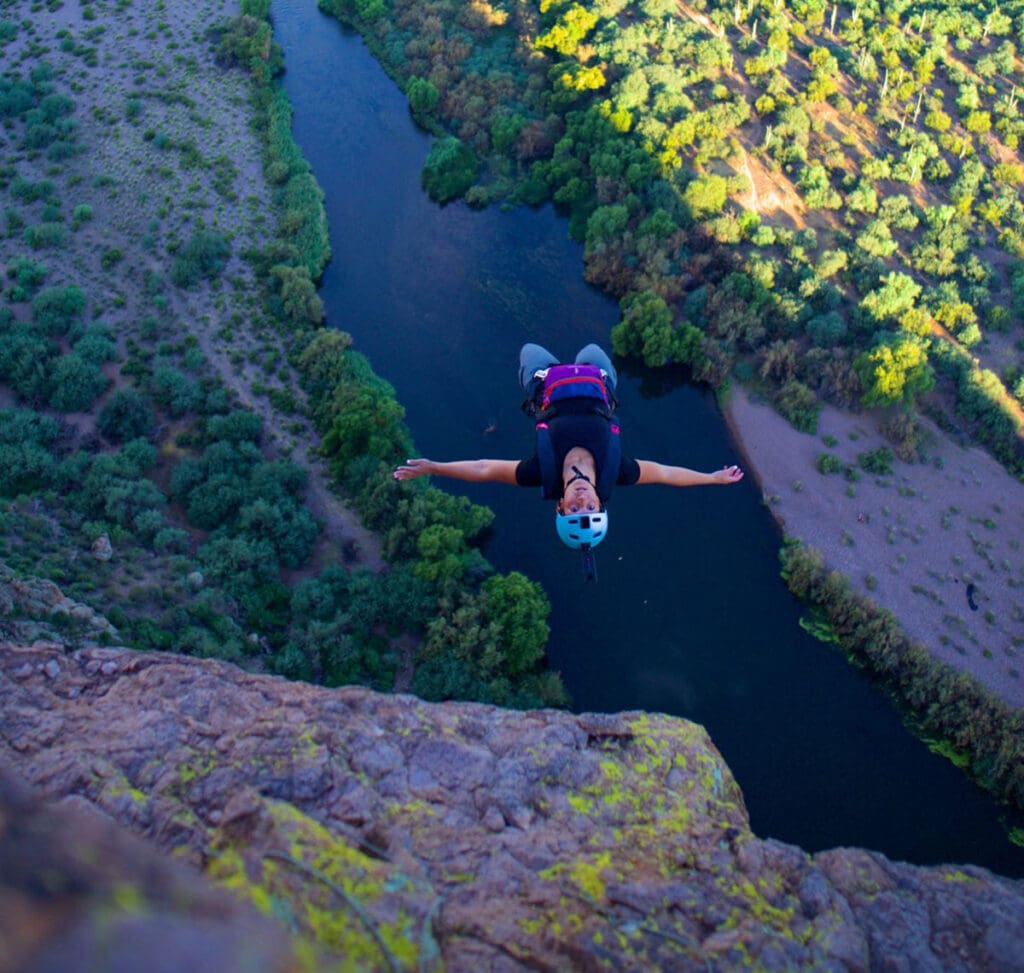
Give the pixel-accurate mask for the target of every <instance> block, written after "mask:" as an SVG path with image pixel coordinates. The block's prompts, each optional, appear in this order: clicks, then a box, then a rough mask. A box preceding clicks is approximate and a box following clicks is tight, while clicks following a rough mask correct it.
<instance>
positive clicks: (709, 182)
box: [683, 173, 729, 221]
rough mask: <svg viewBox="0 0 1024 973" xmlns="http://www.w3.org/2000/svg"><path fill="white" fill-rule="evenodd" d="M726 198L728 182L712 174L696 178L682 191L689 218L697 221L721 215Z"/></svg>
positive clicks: (727, 195)
mask: <svg viewBox="0 0 1024 973" xmlns="http://www.w3.org/2000/svg"><path fill="white" fill-rule="evenodd" d="M728 197H729V182H728V180H727V179H725V178H723V177H722V176H718V175H715V174H714V173H711V174H709V175H706V176H698V177H697V178H696V179H693V180H692V181H691V182H690V183H689V184H688V185H687V187H686V189H684V190H683V202H684V203H685V204H686V207H687V209H688V210H689V213H690V216H691V218H692V219H694V220H697V221H700V220H705V219H707V218H708V217H709V216H715V215H717V214H718V213H721V212H722V210H723V209H724V208H725V201H726V199H728Z"/></svg>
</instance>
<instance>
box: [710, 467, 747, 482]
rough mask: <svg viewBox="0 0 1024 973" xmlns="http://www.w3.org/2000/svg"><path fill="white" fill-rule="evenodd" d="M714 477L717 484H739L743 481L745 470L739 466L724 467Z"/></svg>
mask: <svg viewBox="0 0 1024 973" xmlns="http://www.w3.org/2000/svg"><path fill="white" fill-rule="evenodd" d="M714 477H715V483H739V482H740V480H742V479H743V470H741V469H740V468H739V467H738V466H723V467H722V468H721V469H720V470H717V471H716V472H715V474H714Z"/></svg>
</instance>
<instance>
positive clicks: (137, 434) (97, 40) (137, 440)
mask: <svg viewBox="0 0 1024 973" xmlns="http://www.w3.org/2000/svg"><path fill="white" fill-rule="evenodd" d="M179 9H183V8H179ZM189 10H190V15H184V16H185V17H186V21H185V22H176V23H175V24H173V25H171V24H169V23H168V22H167V21H166V20H165V19H164V18H166V17H167V16H168V12H167V10H166V7H165V5H164V3H163V2H161V0H157V2H156V3H154V4H142V3H136V2H132V0H117V2H113V0H111V2H103V0H98V2H93V3H88V4H78V3H62V2H60V0H50V2H49V3H45V4H44V3H33V4H29V3H19V2H16V0H2V2H0V46H2V49H3V60H4V69H3V73H2V74H0V211H2V214H3V223H2V225H0V234H2V235H0V267H2V268H3V271H4V276H3V281H2V301H0V497H2V498H3V502H2V504H0V538H2V539H0V559H2V561H3V562H4V563H6V565H7V566H8V567H9V568H10V569H12V570H13V571H15V572H16V573H20V574H23V575H33V576H40V577H45V578H48V579H52V580H53V581H55V582H56V583H57V584H58V585H60V587H61V589H62V591H63V592H64V593H65V594H66V595H68V596H69V597H71V598H73V599H75V600H77V601H80V602H83V603H85V604H87V605H88V606H90V607H91V608H92V609H94V610H95V611H96V612H99V613H100V614H102V615H104V616H106V617H107V618H108V619H109V620H110V621H111V622H112V623H113V625H114V626H115V627H116V630H117V635H116V636H113V635H111V634H110V633H107V634H106V635H104V636H101V640H102V639H105V640H106V641H117V642H119V643H123V644H129V645H132V646H135V647H138V648H145V649H154V648H155V649H168V650H173V651H177V652H185V653H191V654H194V655H199V656H212V657H218V658H223V659H230V660H234V661H238V662H241V663H243V664H245V665H248V666H250V667H254V668H262V669H267V670H270V671H274V672H279V673H282V674H285V675H288V676H292V677H301V678H304V679H309V680H314V681H316V682H320V683H324V684H327V685H338V684H342V683H353V682H356V683H364V684H367V685H370V686H373V687H375V688H378V689H384V690H390V689H393V688H401V689H407V690H408V689H412V690H414V691H416V692H417V693H419V694H420V695H421V696H423V697H425V698H428V699H444V698H451V697H460V698H468V699H476V700H481V701H488V702H497V703H502V704H505V705H512V706H538V705H548V704H561V703H564V702H565V693H564V690H563V688H562V686H561V683H560V680H559V678H558V677H557V675H555V674H553V673H548V672H546V671H545V670H544V669H543V657H544V646H545V643H546V640H547V634H548V628H547V623H546V618H547V615H548V612H549V605H548V601H547V598H546V596H545V595H544V593H543V592H542V591H541V590H540V588H539V586H537V585H536V584H535V583H533V582H531V581H529V580H528V579H527V578H525V577H524V576H522V575H519V574H511V575H508V576H502V575H495V574H494V573H493V571H492V569H491V567H490V565H488V563H487V562H486V561H485V560H484V558H483V557H482V555H481V554H480V552H479V550H478V549H477V547H475V546H474V542H477V541H479V539H480V538H481V536H482V535H483V534H484V532H485V531H486V528H487V526H488V524H489V523H490V520H491V517H492V514H491V512H490V511H489V510H487V509H486V508H482V507H477V506H473V505H471V504H469V503H468V502H466V501H464V500H461V499H457V498H453V497H451V496H449V495H447V494H444V493H442V492H440V491H438V490H434V489H431V488H429V487H427V486H426V485H425V484H423V483H419V484H404V485H398V484H395V483H394V482H393V481H392V480H391V478H390V475H389V473H390V469H391V468H392V466H393V464H394V462H395V461H396V460H397V459H400V458H404V457H405V456H407V455H411V454H412V451H413V447H412V444H411V442H410V440H409V434H408V431H407V429H406V427H405V425H404V422H403V417H404V413H403V410H402V408H401V407H400V406H399V404H398V403H397V402H396V401H395V397H394V393H393V391H392V389H391V388H390V386H388V385H387V383H386V382H384V381H382V380H381V379H380V378H378V377H377V376H376V375H374V373H373V371H372V370H371V368H370V365H369V363H368V362H367V361H366V359H365V358H364V357H363V356H361V355H360V354H359V353H358V352H357V351H356V350H354V349H353V348H352V347H351V339H350V337H349V336H348V335H346V334H344V333H342V332H338V331H333V330H326V329H324V328H323V327H322V323H323V317H324V315H323V306H322V304H321V302H320V298H319V296H318V295H317V292H316V281H317V280H318V278H319V276H320V274H321V273H322V271H323V268H324V266H325V265H326V263H327V260H328V259H329V257H330V250H329V244H328V234H327V225H326V217H325V213H324V210H323V206H322V196H321V192H320V190H319V187H318V186H317V184H316V182H315V180H314V178H313V176H312V174H311V172H310V170H309V166H308V165H307V164H306V162H305V161H304V159H303V158H302V155H301V153H300V152H299V150H298V148H297V146H296V145H295V143H294V141H293V140H292V137H291V132H290V122H291V113H290V109H289V107H288V104H287V101H286V100H285V98H284V96H283V94H282V92H281V90H280V89H279V87H278V86H277V85H276V83H275V82H274V77H275V75H276V74H277V73H278V72H279V71H280V69H281V68H282V66H283V61H282V58H281V55H280V51H279V50H278V48H277V47H276V45H275V44H274V43H273V41H272V38H271V28H270V24H269V21H268V12H269V2H268V0H242V3H241V6H240V9H239V7H237V6H235V5H234V4H230V3H222V2H220V0H207V2H205V3H201V4H197V5H195V8H194V9H193V8H191V7H190V8H189ZM318 433H319V435H318ZM318 440H322V443H323V449H322V456H321V455H310V454H307V452H306V447H307V446H308V444H309V443H311V442H317V441H318ZM332 480H336V481H337V482H338V483H340V484H342V488H343V492H344V497H345V501H346V503H348V504H349V505H351V506H354V507H355V508H356V509H357V510H358V512H359V514H360V516H361V517H362V519H363V521H364V523H365V524H367V525H369V526H370V527H371V528H374V529H376V530H377V531H379V533H380V538H381V540H380V541H379V542H377V541H375V539H374V537H373V536H372V535H371V534H369V533H368V532H366V531H364V530H362V528H361V527H360V526H359V525H358V523H356V522H355V518H354V516H353V515H352V514H351V513H349V512H348V511H347V510H346V509H345V508H342V507H341V506H340V503H339V500H338V498H337V497H336V496H333V495H332V493H331V490H330V489H329V487H328V485H329V483H330V481H332ZM396 503H397V504H398V508H399V510H398V515H396ZM337 509H340V510H341V513H342V516H343V517H347V518H348V521H347V522H346V523H343V524H342V527H343V528H344V529H340V530H339V529H338V524H337V522H332V518H331V517H330V516H328V514H329V513H330V512H331V511H334V510H337ZM336 520H337V518H334V521H336ZM349 528H351V529H350V530H349ZM378 547H383V551H382V552H381V551H378V550H377V548H378ZM381 554H383V559H382V558H381ZM43 614H44V616H45V613H43ZM21 621H23V622H25V621H31V620H30V619H29V620H26V619H22V620H21ZM36 621H38V622H40V623H41V624H44V626H45V625H46V624H48V625H50V626H51V627H53V626H56V627H59V628H61V629H62V630H66V632H67V634H69V635H71V636H72V638H74V637H75V635H76V623H75V622H74V621H73V620H71V619H69V618H67V617H65V616H58V617H40V618H38V619H36ZM43 631H45V627H44V629H43ZM78 635H79V636H80V637H83V638H84V637H86V636H87V633H84V632H79V633H78Z"/></svg>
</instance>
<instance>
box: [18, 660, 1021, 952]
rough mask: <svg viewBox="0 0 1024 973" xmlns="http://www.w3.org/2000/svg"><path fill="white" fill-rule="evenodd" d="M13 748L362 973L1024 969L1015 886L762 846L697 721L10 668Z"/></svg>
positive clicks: (186, 668) (983, 877)
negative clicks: (424, 971)
mask: <svg viewBox="0 0 1024 973" xmlns="http://www.w3.org/2000/svg"><path fill="white" fill-rule="evenodd" d="M0 737H2V740H0V759H3V760H4V761H6V762H7V763H9V764H10V765H11V766H12V767H13V769H14V770H15V771H16V773H17V774H19V775H20V776H21V777H23V778H25V779H26V780H28V781H29V782H30V783H31V784H32V785H33V786H34V788H35V789H36V791H37V792H38V793H40V794H41V795H43V796H44V797H46V798H48V799H51V800H60V799H62V798H68V797H69V796H72V795H74V796H75V798H74V799H75V800H76V801H80V802H88V804H89V805H91V806H92V807H94V808H96V809H98V810H99V811H101V812H102V813H104V814H106V815H107V816H109V817H110V818H112V819H114V820H116V821H118V822H120V823H121V824H123V825H125V826H127V827H128V828H130V829H131V830H132V831H133V832H134V833H135V834H136V835H140V836H142V837H143V838H145V839H147V840H148V841H149V842H150V843H151V844H154V845H156V846H157V847H159V848H161V849H163V850H165V851H167V852H173V853H175V854H176V855H178V856H181V857H183V858H184V859H186V861H188V862H190V863H191V864H193V865H194V866H196V867H197V868H201V869H203V870H204V871H205V872H206V874H207V876H208V877H209V878H210V879H212V880H213V881H214V882H216V883H219V884H220V885H222V886H225V887H227V888H228V889H231V890H232V891H233V892H234V893H235V894H236V895H238V896H239V897H241V898H242V899H245V900H249V901H251V902H252V903H253V904H255V905H256V906H257V908H259V909H261V910H262V911H264V912H266V913H267V914H269V915H273V916H275V917H276V918H277V920H278V921H279V922H280V923H282V924H283V925H284V927H285V928H286V929H288V930H290V931H291V932H292V933H293V934H294V935H295V936H297V937H299V938H300V939H301V940H302V941H303V942H304V943H313V944H315V946H314V948H317V949H322V950H325V951H327V952H328V953H331V954H334V955H336V956H338V957H342V956H343V957H345V958H346V960H347V962H348V963H350V964H352V965H353V966H354V967H355V968H358V969H382V970H384V969H416V968H424V967H425V968H442V967H443V968H446V969H449V970H472V971H477V970H520V969H522V970H525V969H532V970H537V969H540V970H565V969H585V970H589V969H616V970H618V969H644V970H657V969H664V970H669V969H671V970H689V969H700V970H707V969H712V970H715V969H721V970H731V969H736V968H738V967H744V966H748V967H752V968H757V969H787V970H788V969H801V968H815V969H832V970H870V969H894V970H895V969H920V970H929V969H957V970H969V969H976V970H1003V971H1013V970H1024V883H1021V882H1015V881H1010V880H1008V879H1004V878H1000V877H997V876H994V875H992V874H991V873H989V872H987V871H985V870H984V869H980V868H975V867H964V868H954V867H941V868H919V867H914V866H910V865H905V864H896V863H893V862H890V861H888V860H887V859H886V858H885V857H883V856H882V855H879V854H876V853H873V852H868V851H860V850H849V849H842V850H835V851H829V852H825V853H821V854H818V855H814V856H808V855H807V854H805V853H804V852H803V851H801V850H800V849H799V848H795V847H793V846H790V845H785V844H781V843H779V842H775V841H764V840H761V839H759V838H757V837H756V836H755V835H753V834H752V833H751V831H750V827H749V822H748V819H747V814H746V811H745V809H744V806H743V797H742V794H741V793H740V791H739V788H738V787H737V785H736V782H735V781H734V780H733V778H732V775H731V774H730V772H729V770H728V768H727V767H726V766H725V764H724V762H723V761H722V758H721V756H720V755H719V753H718V752H717V750H716V749H715V747H714V745H713V744H712V742H711V741H710V739H709V738H708V736H707V734H706V733H705V731H704V730H703V729H702V728H701V727H699V726H696V725H694V724H692V723H688V722H686V721H684V720H679V719H673V718H669V717H665V716H652V715H647V714H642V713H622V714H617V715H611V716H599V715H572V714H567V713H561V712H553V711H539V712H530V713H519V712H512V711H506V710H500V709H495V708H492V707H485V706H479V705H470V704H445V705H431V704H427V703H423V702H421V701H419V700H417V699H415V698H413V697H410V696H385V695H378V694H375V693H371V692H369V691H365V690H362V689H356V688H345V689H334V690H329V689H323V688H317V687H313V686H308V685H304V684H297V683H289V682H286V681H284V680H281V679H275V678H271V677H267V676H258V675H252V674H248V673H245V672H242V671H241V670H239V669H237V668H235V667H233V666H230V665H227V664H224V663H219V662H210V661H200V660H195V659H186V658H181V657H176V656H172V655H160V654H142V653H133V652H130V651H127V650H119V649H103V648H87V649H82V650H80V651H77V652H74V653H71V654H65V653H64V652H62V651H61V650H59V649H55V648H52V647H48V646H35V647H32V648H21V647H15V646H10V645H8V646H6V647H3V648H2V650H0Z"/></svg>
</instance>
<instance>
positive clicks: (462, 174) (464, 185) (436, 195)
mask: <svg viewBox="0 0 1024 973" xmlns="http://www.w3.org/2000/svg"><path fill="white" fill-rule="evenodd" d="M476 169H477V164H476V157H475V156H474V155H473V152H472V150H471V149H470V148H469V147H468V146H467V145H465V144H464V143H463V142H460V141H459V140H458V139H457V138H455V137H454V136H451V135H447V136H445V137H444V138H440V139H436V140H435V141H434V144H433V145H432V146H431V147H430V154H429V155H428V156H427V161H426V162H425V163H424V164H423V172H422V174H421V180H422V183H423V188H424V189H426V191H427V193H428V194H429V196H430V198H431V199H433V200H434V201H435V202H438V203H446V202H448V201H449V200H452V199H456V198H457V197H459V196H462V195H463V194H464V193H465V192H466V190H467V189H469V187H470V186H472V185H473V183H474V182H475V181H476Z"/></svg>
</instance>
